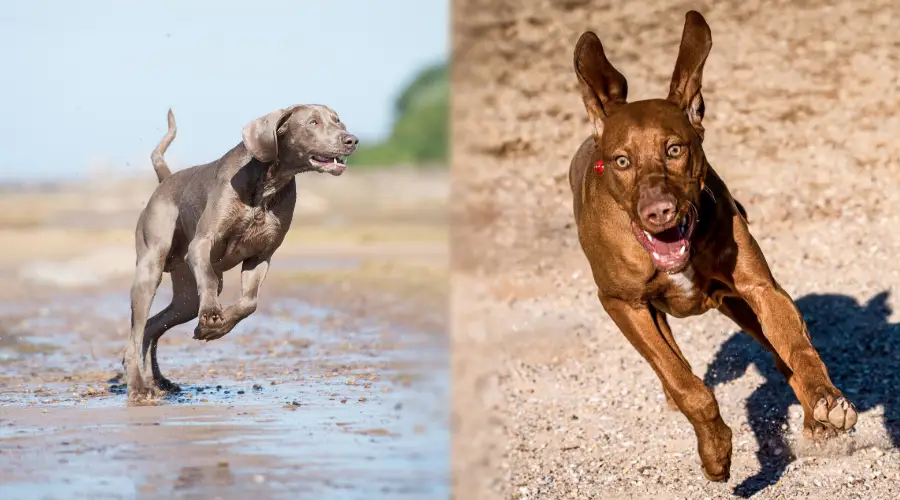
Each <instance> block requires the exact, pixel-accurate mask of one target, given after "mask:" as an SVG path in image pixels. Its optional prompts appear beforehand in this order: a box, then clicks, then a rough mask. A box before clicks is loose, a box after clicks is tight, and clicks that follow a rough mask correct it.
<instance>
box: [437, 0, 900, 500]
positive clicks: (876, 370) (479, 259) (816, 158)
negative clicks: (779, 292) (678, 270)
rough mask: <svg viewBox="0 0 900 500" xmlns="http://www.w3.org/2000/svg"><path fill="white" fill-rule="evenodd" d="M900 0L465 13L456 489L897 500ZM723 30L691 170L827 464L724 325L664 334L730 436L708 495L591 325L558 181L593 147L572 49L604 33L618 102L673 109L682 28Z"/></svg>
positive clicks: (642, 376)
mask: <svg viewBox="0 0 900 500" xmlns="http://www.w3.org/2000/svg"><path fill="white" fill-rule="evenodd" d="M897 7H898V5H897V2H896V1H893V0H873V1H871V2H851V1H824V2H811V1H765V2H764V1H758V0H751V1H737V0H729V1H715V2H713V1H699V2H685V1H676V2H664V1H650V2H609V1H603V0H600V1H593V2H588V1H584V0H566V1H549V0H524V1H520V0H515V1H514V0H492V1H487V0H457V1H455V2H454V11H453V15H454V26H453V33H454V41H453V50H454V61H453V64H454V66H453V82H452V85H453V87H452V88H453V115H452V116H453V166H452V172H453V209H454V212H453V214H452V221H453V222H452V227H453V234H452V259H453V261H452V282H453V287H452V289H453V294H452V330H453V335H452V338H453V350H452V352H453V361H452V366H453V379H454V385H453V391H452V393H453V412H452V413H453V414H452V422H453V433H454V434H453V475H454V478H453V487H454V492H455V496H456V497H457V498H461V499H467V500H468V499H476V498H534V499H550V498H604V499H610V498H692V499H699V498H728V497H733V496H741V497H749V496H753V497H754V498H766V499H768V498H807V497H821V496H829V495H838V496H841V497H843V498H898V497H900V451H898V449H897V446H898V445H900V396H898V395H897V392H896V387H897V386H898V382H900V323H898V320H900V314H898V312H897V310H898V305H900V302H898V300H900V299H898V297H897V295H896V293H895V291H896V284H897V283H898V277H900V265H898V264H897V257H896V249H897V248H900V239H898V236H897V234H898V233H897V231H896V228H897V227H898V224H900V215H898V214H900V212H898V211H897V210H895V209H893V207H895V206H896V205H897V204H898V203H900V142H898V141H897V137H898V133H900V76H898V75H900V50H898V49H900V31H898V30H897V29H896V24H897V16H898V14H900V11H898V8H897ZM691 8H694V9H698V10H700V11H701V12H702V13H703V14H704V16H706V18H707V20H708V21H709V23H710V25H711V27H712V32H713V49H712V54H711V56H710V58H709V60H708V62H707V64H706V69H705V74H704V98H705V101H706V109H707V115H706V118H705V120H704V125H705V127H706V141H705V150H706V154H707V156H708V158H709V159H710V161H711V163H712V164H713V166H714V167H715V168H716V169H717V171H718V172H719V173H720V175H722V176H723V177H724V179H725V181H726V182H727V183H728V185H729V186H730V188H731V190H732V192H733V193H734V194H735V196H736V197H737V198H738V199H739V200H740V201H742V202H743V204H744V205H745V206H746V207H747V209H748V211H749V215H750V221H751V224H752V226H751V229H752V231H753V233H754V235H755V236H756V238H757V240H758V241H759V243H760V245H761V246H762V248H763V250H764V252H765V253H766V255H767V257H768V259H769V262H770V264H771V266H772V268H773V271H774V273H775V276H776V278H777V279H778V280H779V282H780V283H781V284H782V285H783V286H784V288H785V289H786V290H788V292H789V293H791V294H792V296H793V297H794V298H795V299H796V300H797V303H798V305H799V307H800V309H801V310H802V312H803V314H804V315H805V317H806V318H807V321H808V323H809V327H810V330H811V333H812V336H813V341H814V343H815V344H816V346H817V347H818V348H819V349H820V352H821V354H822V356H823V358H824V360H825V362H826V364H827V365H828V367H829V370H830V373H831V376H832V379H833V380H834V381H835V383H836V385H837V386H838V387H840V388H841V389H842V390H843V391H844V392H845V394H847V395H848V396H849V397H850V398H851V399H852V400H853V401H854V402H855V404H856V405H857V407H858V408H859V409H860V410H861V415H860V419H859V423H858V425H857V427H856V430H855V431H853V432H852V433H851V434H850V435H849V436H848V437H846V438H844V439H840V440H837V441H835V442H833V443H832V444H831V445H829V446H827V447H824V448H816V447H814V446H810V445H809V444H808V443H806V442H805V441H803V440H802V439H801V438H798V434H799V427H800V423H801V422H800V418H801V417H800V408H799V405H798V403H797V402H796V400H795V399H794V397H793V395H792V393H791V392H790V389H789V388H788V386H787V384H786V383H784V381H783V380H782V378H781V377H780V376H779V375H778V374H777V372H776V371H775V370H774V368H773V366H772V363H771V360H770V359H769V358H768V357H767V356H765V355H764V353H763V352H762V350H761V349H760V348H759V347H758V346H757V345H755V344H754V343H753V342H752V341H749V339H748V337H746V336H745V335H743V334H742V333H740V332H738V331H736V330H737V329H736V328H735V327H734V326H733V325H732V324H730V323H729V322H728V321H727V320H725V319H724V318H723V317H721V316H719V315H717V314H715V313H710V314H707V315H705V316H703V317H699V318H690V319H687V320H681V321H674V322H673V329H674V331H675V335H676V338H677V339H678V341H679V344H680V345H681V347H682V350H683V351H684V352H685V355H686V356H687V358H688V359H689V360H690V361H691V363H692V365H693V366H694V371H695V373H696V374H697V375H698V376H701V377H704V379H705V381H706V382H707V384H708V385H709V386H710V387H713V388H714V391H715V393H716V396H717V398H718V401H719V405H720V408H721V411H722V414H723V416H724V418H725V420H726V422H727V423H728V424H729V426H730V427H731V428H732V430H733V431H734V440H733V443H734V456H733V465H732V471H731V479H730V480H729V481H728V482H727V483H725V484H716V483H710V482H707V481H706V480H705V479H703V477H702V475H701V472H700V468H699V460H698V457H697V455H696V443H695V440H694V436H693V432H692V429H691V428H690V426H689V425H688V423H687V421H686V419H685V418H684V417H683V416H682V415H680V414H678V413H675V412H670V411H667V410H666V409H665V401H664V399H663V395H662V394H661V392H660V385H659V382H658V380H657V379H656V377H655V375H654V374H653V372H652V371H651V369H650V367H649V366H648V365H647V363H646V362H644V361H643V360H642V359H641V358H640V356H639V355H638V354H637V352H635V351H634V349H633V348H632V347H631V346H630V345H628V343H627V342H626V341H625V339H624V338H623V337H622V336H621V334H620V333H619V332H618V331H617V330H616V328H615V327H614V326H613V325H612V323H611V321H610V320H609V319H608V317H607V316H606V315H605V314H604V313H603V311H602V309H601V307H600V305H599V303H598V302H597V300H596V288H595V286H594V284H593V282H592V279H591V277H590V275H589V273H588V268H587V264H586V261H585V258H584V256H583V255H582V254H581V252H580V249H579V248H578V244H577V239H576V235H575V232H574V229H573V227H572V216H571V195H570V193H569V188H568V184H567V181H566V175H567V168H568V164H569V160H570V158H571V155H572V154H573V153H574V151H575V149H576V147H577V146H578V145H579V144H580V143H581V141H582V140H584V138H585V137H587V135H588V133H589V130H590V129H589V127H588V124H587V120H586V116H585V112H584V108H583V106H582V103H581V99H580V95H579V93H578V91H577V89H576V78H575V76H574V74H573V70H572V49H573V47H574V44H575V41H576V40H577V38H578V36H579V35H580V34H581V32H582V31H584V30H586V29H592V30H595V31H596V32H597V33H598V34H599V36H600V37H601V39H602V41H603V43H604V46H605V47H606V50H607V55H608V56H609V58H610V60H611V61H612V63H613V64H614V65H615V66H616V67H617V68H618V69H619V70H620V71H622V73H624V74H625V76H626V77H627V78H628V80H629V93H630V96H629V97H630V99H631V100H638V99H644V98H650V97H664V96H665V93H666V90H667V89H668V79H669V78H670V76H671V73H672V68H673V65H674V61H675V56H676V54H677V46H678V41H679V38H680V36H681V30H682V26H683V23H684V14H685V12H686V11H687V10H688V9H691Z"/></svg>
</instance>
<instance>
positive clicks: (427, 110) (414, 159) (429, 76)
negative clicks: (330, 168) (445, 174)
mask: <svg viewBox="0 0 900 500" xmlns="http://www.w3.org/2000/svg"><path fill="white" fill-rule="evenodd" d="M449 89H450V85H449V82H448V77H447V64H446V63H440V64H436V65H433V66H429V67H427V68H425V69H423V70H422V71H421V72H420V73H419V74H418V75H417V76H416V78H415V79H413V81H412V82H411V83H410V84H409V85H408V86H407V87H406V88H405V89H404V90H403V92H401V93H400V95H399V96H398V97H397V100H396V102H395V103H394V117H395V121H394V126H393V128H392V129H391V134H390V136H388V138H387V139H385V140H384V141H383V142H381V143H377V144H370V145H366V144H364V143H363V144H361V145H360V148H359V150H358V151H357V152H356V154H354V155H353V158H352V159H351V165H353V164H355V165H372V166H376V165H380V166H389V165H401V164H403V165H413V166H424V165H434V164H444V165H445V164H446V162H447V150H448V147H447V143H448V142H449V125H450V124H449V97H450V96H449V94H450V91H449Z"/></svg>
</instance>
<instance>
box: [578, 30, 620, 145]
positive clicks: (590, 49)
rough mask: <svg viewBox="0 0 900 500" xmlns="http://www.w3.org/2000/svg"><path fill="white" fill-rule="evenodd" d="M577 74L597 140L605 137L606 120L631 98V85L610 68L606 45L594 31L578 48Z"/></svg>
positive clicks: (589, 33) (583, 39)
mask: <svg viewBox="0 0 900 500" xmlns="http://www.w3.org/2000/svg"><path fill="white" fill-rule="evenodd" d="M575 74H576V75H578V86H579V87H580V89H581V99H582V100H583V101H584V108H585V109H586V110H587V113H588V117H589V118H590V119H591V123H592V124H593V126H594V138H595V139H596V140H599V139H600V136H601V135H603V120H604V119H605V118H606V117H608V116H609V115H610V114H611V113H612V112H613V111H614V110H615V108H616V107H617V106H621V105H623V104H625V102H626V100H627V98H628V82H627V81H626V80H625V77H624V76H622V73H619V72H618V71H617V70H616V68H614V67H613V65H612V64H610V62H609V59H607V58H606V54H605V53H604V52H603V44H601V43H600V39H599V38H597V35H596V34H595V33H594V32H593V31H585V32H584V33H583V34H582V35H581V38H579V39H578V43H577V44H575Z"/></svg>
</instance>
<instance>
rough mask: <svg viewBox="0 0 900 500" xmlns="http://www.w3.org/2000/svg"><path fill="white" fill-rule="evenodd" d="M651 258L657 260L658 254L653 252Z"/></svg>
mask: <svg viewBox="0 0 900 500" xmlns="http://www.w3.org/2000/svg"><path fill="white" fill-rule="evenodd" d="M653 258H654V259H656V260H659V254H658V253H656V252H653Z"/></svg>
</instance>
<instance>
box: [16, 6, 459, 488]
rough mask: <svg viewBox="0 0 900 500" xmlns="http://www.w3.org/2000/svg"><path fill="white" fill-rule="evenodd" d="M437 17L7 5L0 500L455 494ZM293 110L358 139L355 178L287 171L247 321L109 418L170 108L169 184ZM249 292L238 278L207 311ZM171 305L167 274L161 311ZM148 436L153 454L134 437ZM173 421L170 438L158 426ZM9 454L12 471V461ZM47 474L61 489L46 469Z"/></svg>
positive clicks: (165, 361) (395, 9) (188, 351)
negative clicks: (302, 107) (156, 390)
mask: <svg viewBox="0 0 900 500" xmlns="http://www.w3.org/2000/svg"><path fill="white" fill-rule="evenodd" d="M448 10H449V5H448V2H421V1H416V0H391V1H384V2H366V1H355V0H328V1H324V0H323V1H304V2H292V1H287V0H268V1H262V2H252V3H250V2H237V1H197V2H176V1H165V2H131V3H122V2H114V1H103V0H91V1H85V2H74V3H73V2H51V1H36V2H20V3H15V4H11V5H9V6H7V7H6V8H5V9H4V13H3V16H0V47H2V49H0V52H2V60H3V63H4V70H3V74H4V76H3V77H2V78H0V95H3V96H4V99H3V105H2V109H3V115H4V117H5V118H6V119H5V120H3V121H2V123H0V150H2V151H3V155H2V157H0V248H2V249H3V250H2V251H0V279H2V280H3V282H4V283H6V286H4V287H3V289H2V290H0V406H3V407H4V414H3V417H4V419H5V421H4V425H5V426H7V425H8V427H4V428H3V429H4V430H2V431H0V484H2V488H3V491H4V498H35V497H54V496H68V495H69V494H73V492H74V494H82V495H86V496H89V497H96V496H98V495H106V496H107V497H110V498H118V497H124V498H132V497H133V496H134V494H135V493H139V494H151V495H153V494H155V495H161V496H162V497H170V498H171V497H173V496H175V495H176V494H179V495H180V494H183V493H188V494H197V495H200V496H203V497H209V498H212V497H215V496H217V495H218V496H220V497H222V498H232V497H233V496H232V495H236V494H238V493H240V492H242V491H243V490H242V488H255V489H254V490H253V491H254V494H259V493H260V492H263V493H265V492H266V491H268V492H269V495H270V496H271V495H274V496H275V497H277V495H278V494H280V493H279V492H281V493H283V492H284V491H287V490H290V491H293V492H295V493H296V492H300V493H303V492H308V493H310V494H315V495H318V496H322V495H325V496H328V493H329V492H333V491H335V489H339V490H341V491H347V490H348V489H349V490H350V491H356V492H357V494H362V495H364V497H366V498H379V497H386V498H403V497H404V495H413V496H414V497H417V498H418V497H421V495H426V496H428V495H441V494H442V492H444V493H445V492H446V491H447V488H448V478H447V471H448V467H449V466H448V460H449V424H448V422H447V419H446V406H447V392H446V391H447V387H448V383H449V381H448V379H449V371H448V367H447V358H448V354H447V345H446V339H445V325H446V299H447V293H448V292H447V289H448V278H447V258H448V249H447V245H448V243H447V239H448V237H447V233H448V227H447V205H448V199H447V195H448V192H449V175H448V169H447V151H448V147H447V142H448V136H447V130H448V119H447V114H448V97H449V88H448V84H447V60H448V22H449V21H448ZM303 103H318V104H325V105H328V106H330V107H331V108H333V109H334V110H335V111H336V112H337V113H338V114H339V115H340V117H341V119H342V121H343V122H344V123H346V124H347V126H348V129H349V130H350V131H351V132H352V133H354V134H356V135H357V136H358V137H360V140H361V143H360V144H361V146H360V148H359V150H358V151H357V153H356V154H354V155H353V156H352V157H351V158H350V159H349V162H348V163H349V169H348V171H346V172H345V173H344V174H343V175H342V176H340V177H332V176H324V175H319V174H314V173H307V174H302V175H300V176H298V182H297V184H298V202H297V208H296V213H295V215H294V219H293V224H292V228H291V230H290V232H289V233H288V236H287V238H286V240H285V242H284V243H283V245H282V246H281V248H280V249H279V250H278V252H277V253H276V255H275V257H274V259H273V264H272V268H271V270H270V271H269V275H268V278H267V280H266V283H265V285H264V290H263V292H262V296H263V297H264V298H263V299H262V301H261V304H260V308H259V310H257V312H256V313H255V314H254V315H252V316H251V317H250V318H248V319H247V320H245V321H244V322H243V323H242V324H241V325H239V326H238V327H237V328H236V329H235V331H233V332H232V333H231V334H229V336H228V337H227V338H225V339H222V340H221V341H219V342H217V343H210V344H204V345H201V344H200V343H198V342H197V341H194V340H191V336H192V330H193V327H194V324H195V322H189V323H187V324H186V325H182V326H180V327H176V328H174V329H173V330H171V331H170V332H168V333H167V334H166V336H165V337H163V339H162V340H161V342H160V359H161V364H162V365H163V368H162V370H163V372H164V373H165V374H166V375H167V376H168V377H169V378H170V379H172V380H174V381H176V382H179V383H181V384H182V388H183V389H184V392H183V393H182V394H181V395H178V396H175V397H174V399H170V400H166V401H165V402H164V403H165V404H163V405H161V406H159V407H154V408H142V409H139V410H134V409H129V412H128V413H121V412H120V413H116V410H123V411H124V408H123V407H124V406H125V400H124V394H123V391H124V386H122V385H121V384H120V380H119V377H120V375H121V365H120V360H121V354H122V349H123V348H124V345H125V342H126V339H127V331H128V326H129V288H130V281H131V276H132V273H133V271H134V259H135V255H134V227H135V224H136V221H137V218H138V215H139V213H140V211H141V210H142V209H143V207H144V206H145V204H146V201H147V199H148V198H149V197H150V195H151V193H152V192H153V190H154V189H155V188H156V186H157V181H156V178H155V174H154V172H153V169H152V166H151V164H150V159H149V157H150V152H151V151H152V149H153V148H154V147H155V146H156V144H157V143H158V141H159V139H160V138H161V137H162V135H163V134H164V132H165V129H166V112H167V110H168V109H169V108H171V109H172V110H173V112H174V114H175V118H176V121H177V124H178V135H177V138H176V139H175V141H174V143H173V144H172V145H171V147H170V148H169V150H168V152H167V153H166V159H167V161H168V163H169V165H170V166H171V167H172V169H173V170H177V169H181V168H186V167H189V166H192V165H196V164H202V163H207V162H210V161H214V160H216V159H217V158H219V157H221V156H222V155H223V154H224V153H226V152H227V151H228V150H230V149H231V148H232V147H234V146H235V145H236V144H237V143H238V142H239V141H240V140H241V135H240V134H241V128H242V127H243V126H244V125H245V124H246V123H247V122H248V121H250V120H252V119H254V118H256V117H259V116H262V115H264V114H266V113H269V112H270V111H273V110H275V109H277V108H283V107H286V106H289V105H292V104H303ZM239 292H240V280H239V271H238V270H232V271H231V272H229V273H226V275H225V290H224V291H223V294H222V302H223V304H226V305H227V304H229V303H231V302H233V301H234V300H236V299H237V297H238V296H239ZM170 297H171V292H170V284H169V280H168V277H167V276H166V277H164V280H163V283H162V285H161V286H160V288H159V290H158V293H157V298H156V300H155V301H154V305H153V310H154V311H158V310H160V309H162V308H163V307H164V306H165V305H166V304H168V302H169V300H170ZM210 388H212V389H210ZM48 408H49V410H48ZM235 408H237V409H238V410H239V411H238V412H237V415H239V416H240V417H238V416H235V411H234V409H235ZM130 410H133V411H130ZM201 414H202V416H199V417H198V415H201ZM36 415H42V416H44V419H43V420H40V421H39V420H38V419H37V418H36ZM197 419H200V420H197ZM123 421H128V422H130V423H131V424H133V425H121V424H122V422H123ZM41 422H43V423H41ZM153 422H156V423H160V422H162V423H163V424H164V425H163V427H162V428H159V427H157V429H162V430H161V431H160V432H159V433H158V434H156V433H153V432H151V433H150V434H146V432H147V431H144V430H141V429H146V428H147V427H145V426H146V425H149V424H148V423H153ZM173 422H182V423H183V424H184V425H183V426H182V424H177V425H179V427H178V431H177V432H172V431H171V428H170V429H169V430H166V429H165V425H166V423H169V424H171V425H176V424H173ZM63 424H65V425H63ZM195 424H209V425H195ZM63 428H65V431H62V430H61V429H63ZM98 429H99V431H98ZM60 432H64V433H65V436H63V435H62V434H60ZM276 436H277V439H276ZM313 436H314V437H313ZM144 438H146V439H147V441H142V439H144ZM151 442H152V443H153V447H152V449H148V448H145V447H144V446H143V444H146V443H151ZM61 443H62V444H61ZM71 443H75V444H74V446H70V444H71ZM135 446H136V447H137V450H139V451H138V452H136V453H130V454H127V456H124V457H123V455H122V454H123V453H124V452H123V451H122V450H123V449H124V448H123V447H131V448H129V449H134V448H133V447H135ZM8 450H26V451H24V452H23V451H17V452H16V453H15V455H16V459H15V460H14V461H13V460H11V459H10V457H11V456H12V454H10V453H6V451H8ZM301 450H302V452H301ZM72 451H74V452H75V453H76V454H77V455H78V456H81V454H83V453H87V452H88V451H93V452H96V453H89V454H88V455H90V456H91V457H92V458H91V459H90V461H85V460H79V459H77V458H73V456H72V455H71V452H72ZM85 456H87V455H85ZM171 456H179V457H182V460H180V461H178V462H173V461H171V460H167V459H168V458H169V457H171ZM372 456H379V457H380V458H381V460H380V461H379V462H377V464H376V463H373V462H371V461H370V460H369V458H368V457H372ZM4 457H6V458H4ZM58 460H64V461H65V465H60V466H59V467H55V468H54V469H55V472H54V475H53V476H52V477H51V476H48V475H47V474H46V473H45V472H44V471H45V468H42V467H39V466H38V464H43V463H47V461H52V462H53V463H57V461H58ZM222 461H224V463H225V464H226V465H225V466H224V468H223V466H222ZM229 464H230V465H229ZM300 469H302V471H304V472H298V470H300ZM135 470H140V471H141V472H140V473H135V472H134V471H135ZM126 471H127V472H126ZM348 471H352V474H348ZM122 477H128V478H129V479H125V480H123V479H121V478H122ZM7 494H9V495H12V496H7ZM417 495H418V496H417ZM292 498H293V496H292Z"/></svg>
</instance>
